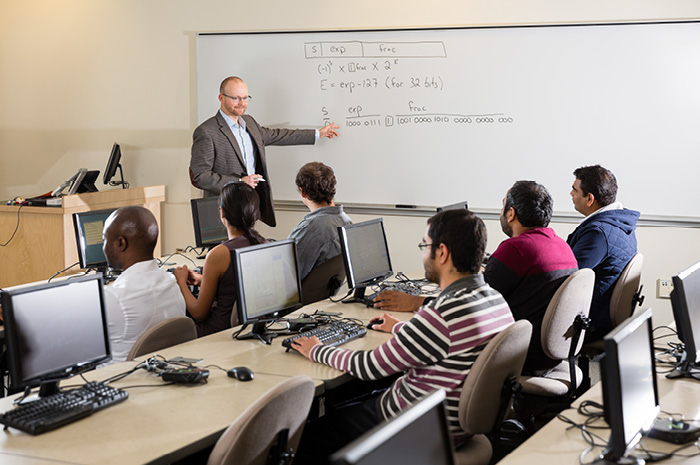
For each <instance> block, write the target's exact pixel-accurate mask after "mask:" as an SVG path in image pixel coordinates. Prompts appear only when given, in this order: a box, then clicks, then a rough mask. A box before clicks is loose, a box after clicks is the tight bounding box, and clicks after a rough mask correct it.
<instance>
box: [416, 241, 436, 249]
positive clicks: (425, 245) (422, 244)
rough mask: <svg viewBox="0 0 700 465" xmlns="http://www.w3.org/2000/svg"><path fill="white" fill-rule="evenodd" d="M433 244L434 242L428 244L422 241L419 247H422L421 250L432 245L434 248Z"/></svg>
mask: <svg viewBox="0 0 700 465" xmlns="http://www.w3.org/2000/svg"><path fill="white" fill-rule="evenodd" d="M433 245H434V244H426V243H425V242H421V243H420V244H418V248H419V249H421V250H424V249H426V248H428V247H431V248H432V247H433Z"/></svg>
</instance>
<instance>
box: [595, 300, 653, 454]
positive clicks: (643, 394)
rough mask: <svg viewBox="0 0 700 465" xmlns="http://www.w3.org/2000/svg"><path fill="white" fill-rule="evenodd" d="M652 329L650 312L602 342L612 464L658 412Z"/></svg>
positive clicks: (642, 312)
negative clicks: (603, 346)
mask: <svg viewBox="0 0 700 465" xmlns="http://www.w3.org/2000/svg"><path fill="white" fill-rule="evenodd" d="M652 329H653V328H652V323H651V309H650V308H648V309H646V310H640V311H639V312H638V313H637V314H635V315H633V316H632V317H630V318H628V319H627V320H625V321H624V322H622V323H621V324H620V325H619V326H618V327H617V328H615V329H614V330H613V331H611V332H610V333H608V334H607V335H606V336H605V337H604V338H603V342H604V345H605V357H604V358H603V360H602V367H601V368H602V370H601V376H602V386H603V405H604V411H605V420H606V421H607V422H608V425H610V430H611V431H610V441H609V443H608V449H607V450H606V452H605V458H606V459H607V460H609V461H611V462H616V461H618V460H620V459H621V458H622V457H624V456H625V454H626V453H627V451H628V450H629V449H631V448H632V447H633V446H635V445H636V444H637V442H638V441H639V439H640V438H641V436H642V433H643V432H644V431H645V430H647V429H648V428H649V427H651V425H652V423H653V421H654V419H655V418H656V415H657V414H658V412H659V396H658V389H657V385H656V368H655V365H654V347H653V337H652Z"/></svg>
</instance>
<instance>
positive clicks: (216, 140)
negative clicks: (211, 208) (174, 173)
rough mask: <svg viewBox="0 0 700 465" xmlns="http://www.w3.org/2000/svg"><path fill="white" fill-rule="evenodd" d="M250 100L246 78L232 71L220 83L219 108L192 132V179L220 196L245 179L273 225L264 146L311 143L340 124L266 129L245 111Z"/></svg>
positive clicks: (207, 193)
mask: <svg viewBox="0 0 700 465" xmlns="http://www.w3.org/2000/svg"><path fill="white" fill-rule="evenodd" d="M250 99H251V97H250V95H248V86H246V84H245V82H243V79H241V78H239V77H236V76H231V77H228V78H226V79H224V81H223V82H222V83H221V86H220V87H219V102H221V109H220V110H219V111H218V112H217V113H216V115H215V116H213V117H211V118H209V119H208V120H206V121H205V122H203V123H202V124H200V125H199V127H197V129H195V130H194V134H193V135H192V158H191V159H190V181H191V182H192V185H193V186H194V187H197V188H198V189H202V190H204V195H205V196H215V195H218V194H219V192H221V188H222V187H223V186H224V185H225V184H226V183H228V182H231V181H233V182H245V183H246V184H248V185H250V186H251V187H252V188H254V189H255V191H256V192H257V193H258V195H259V196H260V216H261V218H260V219H261V220H262V221H263V222H264V223H265V224H267V225H269V226H275V225H276V221H275V211H274V209H273V206H272V190H271V189H270V183H269V177H268V172H267V161H266V159H265V146H266V145H313V144H314V143H315V142H316V141H317V140H318V139H319V138H321V137H328V138H329V139H332V138H334V137H336V136H337V135H338V133H337V132H336V131H335V130H336V129H338V126H336V125H335V124H333V123H331V124H328V125H326V126H324V127H322V128H321V129H316V130H314V129H268V128H266V127H263V126H260V125H259V124H258V122H257V121H255V119H253V117H252V116H249V115H244V113H245V111H246V108H248V101H249V100H250Z"/></svg>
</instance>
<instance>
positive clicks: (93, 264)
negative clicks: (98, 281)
mask: <svg viewBox="0 0 700 465" xmlns="http://www.w3.org/2000/svg"><path fill="white" fill-rule="evenodd" d="M114 210H116V208H110V209H106V210H95V211H89V212H80V213H73V227H74V229H75V240H76V242H77V245H78V259H79V261H80V268H84V269H87V268H95V269H97V270H98V271H101V272H106V271H107V268H108V265H107V257H105V254H104V251H103V250H102V244H103V243H104V241H103V240H102V230H103V229H104V226H105V222H106V221H107V218H109V215H111V214H112V212H113V211H114Z"/></svg>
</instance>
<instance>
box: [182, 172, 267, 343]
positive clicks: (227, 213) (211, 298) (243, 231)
mask: <svg viewBox="0 0 700 465" xmlns="http://www.w3.org/2000/svg"><path fill="white" fill-rule="evenodd" d="M219 213H220V215H221V222H222V223H223V225H224V226H226V231H227V233H228V240H227V241H225V242H223V243H221V244H219V245H217V246H216V247H214V248H213V249H211V250H210V251H209V253H208V254H207V258H206V259H205V260H204V268H203V270H202V274H199V273H196V272H194V271H192V270H189V269H188V268H187V267H186V266H181V267H178V268H177V269H176V270H175V279H177V284H178V286H180V291H182V295H183V296H184V297H185V302H186V304H187V311H188V312H189V313H190V315H191V316H192V317H194V319H195V320H196V322H197V337H202V336H206V335H207V334H212V333H215V332H217V331H221V330H224V329H227V328H230V327H231V311H232V309H233V304H234V303H235V301H236V285H235V279H234V275H233V262H232V260H231V251H232V250H235V249H240V248H242V247H247V246H249V245H255V244H261V243H263V242H265V239H264V238H263V237H262V236H261V235H260V234H258V232H257V231H256V230H255V229H253V226H255V222H256V221H257V220H258V219H259V218H260V199H259V198H258V194H257V193H256V192H255V191H254V190H253V188H251V187H250V186H248V185H247V184H245V183H229V184H227V185H225V186H224V187H223V189H222V190H221V194H220V195H219ZM191 284H195V285H198V286H199V297H195V296H193V295H192V293H191V292H190V289H189V287H188V285H191Z"/></svg>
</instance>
